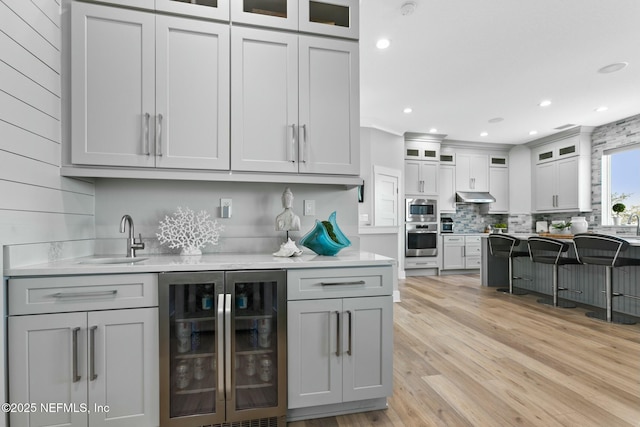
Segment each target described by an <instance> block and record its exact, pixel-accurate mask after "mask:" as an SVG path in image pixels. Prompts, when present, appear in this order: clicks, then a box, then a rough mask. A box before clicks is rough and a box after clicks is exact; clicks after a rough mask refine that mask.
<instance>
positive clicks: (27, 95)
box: [0, 0, 94, 426]
mask: <svg viewBox="0 0 640 427" xmlns="http://www.w3.org/2000/svg"><path fill="white" fill-rule="evenodd" d="M61 44H62V43H61V31H60V3H59V2H58V1H56V0H39V1H25V0H0V135H1V137H0V194H2V198H0V244H2V245H9V244H10V245H18V244H25V243H44V244H47V243H48V242H58V241H69V240H81V239H88V238H92V237H93V206H94V188H93V184H91V183H87V182H81V181H77V180H73V179H68V178H62V177H60V172H59V166H60V143H61V125H60V123H61V101H60V100H61V93H62V88H61V80H60V63H61V55H60V50H61ZM59 250H61V248H60V245H58V244H51V251H50V252H51V255H52V256H55V255H56V253H57V251H59ZM0 267H2V260H0ZM2 298H3V296H2V294H1V293H0V299H2ZM0 304H1V306H2V307H3V315H4V306H5V304H4V301H0ZM3 319H4V316H3ZM4 331H5V328H4V327H3V328H1V329H0V340H1V341H0V342H4V339H5V337H4ZM4 366H5V361H4V352H0V378H6V376H5V375H4ZM5 393H6V390H4V389H1V388H0V401H2V402H5V401H6V395H5ZM4 425H5V420H4V419H3V418H0V426H4Z"/></svg>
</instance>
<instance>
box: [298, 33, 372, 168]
mask: <svg viewBox="0 0 640 427" xmlns="http://www.w3.org/2000/svg"><path fill="white" fill-rule="evenodd" d="M358 73H359V71H358V43H357V42H351V41H344V40H334V39H325V38H320V37H310V36H300V92H299V102H300V118H299V125H300V129H299V137H298V139H299V149H300V172H303V173H304V172H306V173H322V174H342V175H358V174H359V173H360V156H359V154H358V153H359V152H360V95H359V83H358Z"/></svg>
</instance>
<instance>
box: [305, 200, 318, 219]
mask: <svg viewBox="0 0 640 427" xmlns="http://www.w3.org/2000/svg"><path fill="white" fill-rule="evenodd" d="M315 214H316V201H315V200H305V201H304V215H305V216H307V215H315Z"/></svg>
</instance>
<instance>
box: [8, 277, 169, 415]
mask: <svg viewBox="0 0 640 427" xmlns="http://www.w3.org/2000/svg"><path fill="white" fill-rule="evenodd" d="M27 295H28V297H27ZM8 297H9V318H8V333H9V351H8V360H9V399H10V401H11V402H16V403H18V402H22V403H26V402H28V403H30V404H33V405H36V406H35V410H33V411H32V412H25V411H21V412H13V413H11V414H10V422H11V426H13V427H35V426H38V427H42V426H61V425H65V426H78V427H83V426H84V427H86V426H90V427H96V426H112V427H157V426H158V423H159V414H158V413H159V395H158V393H157V390H158V374H159V368H158V366H159V365H158V308H157V275H155V274H144V275H113V276H74V277H41V278H24V279H23V278H19V279H10V280H9V285H8ZM56 404H59V406H58V405H56ZM63 405H64V406H63Z"/></svg>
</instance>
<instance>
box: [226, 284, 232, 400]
mask: <svg viewBox="0 0 640 427" xmlns="http://www.w3.org/2000/svg"><path fill="white" fill-rule="evenodd" d="M224 315H225V316H224V317H225V319H224V341H225V342H224V353H225V357H226V360H227V363H226V365H225V367H224V368H225V369H224V371H225V378H224V381H225V394H226V395H227V397H229V396H231V294H225V295H224Z"/></svg>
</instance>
